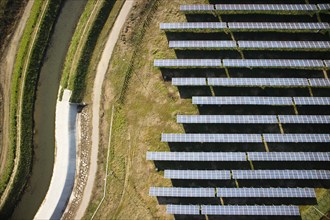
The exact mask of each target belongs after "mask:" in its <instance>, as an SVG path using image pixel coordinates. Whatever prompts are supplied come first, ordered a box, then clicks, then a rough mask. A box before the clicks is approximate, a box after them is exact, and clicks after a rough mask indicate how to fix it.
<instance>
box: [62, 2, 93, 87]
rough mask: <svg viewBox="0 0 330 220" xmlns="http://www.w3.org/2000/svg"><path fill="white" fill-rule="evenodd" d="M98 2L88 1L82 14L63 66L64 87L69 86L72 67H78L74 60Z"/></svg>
mask: <svg viewBox="0 0 330 220" xmlns="http://www.w3.org/2000/svg"><path fill="white" fill-rule="evenodd" d="M96 2H97V0H92V1H88V2H87V4H86V6H85V9H84V12H83V13H82V15H81V16H80V19H79V22H78V25H77V27H76V30H75V32H74V35H73V37H72V40H71V43H70V47H69V49H68V53H67V55H66V59H65V63H64V68H63V72H62V77H61V86H62V87H63V88H68V87H69V85H68V84H69V77H70V72H71V68H72V69H73V68H74V69H76V68H77V66H76V65H74V64H73V63H72V62H73V60H74V58H75V55H76V53H77V50H78V46H79V44H80V43H82V45H83V42H81V36H82V34H83V31H84V28H87V27H85V26H86V25H87V24H86V23H87V21H88V18H89V17H90V16H91V13H92V11H93V8H94V6H95V3H96ZM89 26H90V25H89ZM87 29H88V28H87ZM82 41H86V39H85V37H84V36H83V39H82ZM80 55H81V54H77V56H80Z"/></svg>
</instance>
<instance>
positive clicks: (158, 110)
mask: <svg viewBox="0 0 330 220" xmlns="http://www.w3.org/2000/svg"><path fill="white" fill-rule="evenodd" d="M184 3H187V4H192V3H199V4H202V3H208V1H203V0H200V1H194V0H185V1H179V0H175V1H171V4H168V1H164V0H160V1H159V4H158V5H157V3H154V4H156V7H157V9H152V8H153V7H155V6H154V5H153V3H150V2H148V1H141V2H140V4H138V5H137V7H136V8H135V11H134V12H133V14H132V15H131V16H130V18H129V22H128V24H127V26H126V27H125V28H124V31H123V33H122V36H121V39H120V41H119V42H118V43H117V46H116V49H115V53H114V54H116V56H115V57H113V58H112V60H111V65H110V68H109V71H108V74H107V79H106V81H105V85H104V97H103V103H104V105H103V111H104V116H103V117H102V119H101V124H102V125H101V131H103V133H102V136H101V140H102V143H103V144H102V145H101V146H102V148H103V149H102V151H101V154H100V156H99V162H100V164H99V165H100V167H99V169H100V170H99V173H98V179H97V185H96V187H95V189H94V193H93V194H94V197H93V200H92V201H93V203H92V204H91V205H90V207H89V210H88V214H87V216H86V217H87V218H89V217H91V215H92V214H93V213H94V210H95V209H96V207H97V206H98V204H99V202H100V200H101V198H102V193H103V186H104V178H105V177H104V173H105V166H106V155H107V148H108V147H110V149H111V150H110V159H109V161H108V162H109V166H108V169H109V170H110V172H109V173H110V174H109V175H108V176H107V177H106V178H107V181H108V185H107V193H106V197H105V201H104V202H103V204H102V206H101V207H100V209H99V210H98V212H97V213H96V215H95V218H109V219H128V218H129V219H156V218H160V219H168V218H171V217H170V216H166V215H165V208H164V206H160V205H158V202H157V200H156V198H153V197H149V196H148V191H149V187H150V186H170V185H171V182H170V181H169V180H168V179H164V178H163V173H162V172H156V171H155V167H154V164H153V162H152V161H146V158H145V154H146V152H147V151H168V150H169V148H168V146H167V144H166V143H161V142H160V134H161V133H162V132H183V128H182V126H181V125H179V124H177V123H176V122H175V116H176V114H178V113H184V114H196V113H197V109H196V108H195V107H194V106H193V105H191V102H190V100H183V99H180V98H179V94H178V91H177V89H176V88H175V87H173V86H171V84H170V83H169V82H164V81H163V79H162V76H161V72H160V71H159V69H157V68H154V67H153V60H154V59H159V58H175V54H174V51H173V50H170V49H168V43H167V39H166V36H165V33H164V32H162V31H160V30H159V22H180V21H185V17H184V15H183V14H182V13H180V12H179V11H178V8H179V5H180V4H184ZM153 10H154V11H153ZM144 29H145V32H143V31H142V33H143V34H142V36H141V35H140V33H141V30H144ZM112 106H115V113H114V122H113V128H112V137H111V143H110V146H109V143H108V133H109V125H110V118H111V107H112ZM323 193H325V194H323ZM327 193H328V191H324V190H323V191H322V192H320V193H319V196H318V197H319V203H320V204H321V205H320V207H318V208H320V210H321V211H323V212H327V210H328V209H329V207H328V205H324V204H327V201H328V199H329V197H328V196H326V194H327ZM322 195H325V196H322ZM302 210H304V212H303V218H304V219H319V217H320V216H319V215H317V214H315V213H314V212H315V210H314V209H313V208H311V207H306V208H302ZM312 212H313V213H312Z"/></svg>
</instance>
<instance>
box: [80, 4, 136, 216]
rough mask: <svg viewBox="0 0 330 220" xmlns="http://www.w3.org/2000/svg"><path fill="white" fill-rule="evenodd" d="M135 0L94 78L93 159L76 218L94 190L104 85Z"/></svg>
mask: <svg viewBox="0 0 330 220" xmlns="http://www.w3.org/2000/svg"><path fill="white" fill-rule="evenodd" d="M133 3H134V0H126V2H125V4H124V5H123V7H122V9H121V11H120V13H119V15H118V17H117V19H116V22H115V24H114V26H113V28H112V30H111V32H110V34H109V37H108V39H107V42H106V45H105V48H104V50H103V52H102V56H101V59H100V62H99V64H98V66H97V70H96V76H95V80H94V86H93V104H92V109H93V110H92V111H93V119H92V125H93V130H92V151H91V161H90V168H89V173H88V180H87V184H86V187H85V190H84V194H83V197H82V200H81V204H80V206H79V208H78V210H77V213H76V216H75V218H76V219H81V218H82V217H83V216H84V214H85V211H86V209H87V207H88V204H89V202H90V199H91V195H92V190H93V186H94V180H95V176H96V171H97V158H98V150H99V120H100V101H101V95H102V85H103V81H104V77H105V74H106V72H107V69H108V66H109V63H110V59H111V56H112V52H113V49H114V47H115V44H116V42H117V40H118V38H119V34H120V32H121V29H122V27H123V25H124V23H125V21H126V18H127V16H128V14H129V12H130V10H131V8H132V6H133Z"/></svg>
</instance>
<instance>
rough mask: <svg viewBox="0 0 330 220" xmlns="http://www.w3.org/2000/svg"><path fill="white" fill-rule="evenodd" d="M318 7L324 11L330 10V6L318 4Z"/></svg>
mask: <svg viewBox="0 0 330 220" xmlns="http://www.w3.org/2000/svg"><path fill="white" fill-rule="evenodd" d="M317 7H318V8H319V9H320V10H322V11H328V10H330V4H317Z"/></svg>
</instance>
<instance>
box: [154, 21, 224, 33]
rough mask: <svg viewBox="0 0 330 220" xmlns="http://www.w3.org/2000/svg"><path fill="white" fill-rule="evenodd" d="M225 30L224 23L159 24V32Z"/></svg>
mask: <svg viewBox="0 0 330 220" xmlns="http://www.w3.org/2000/svg"><path fill="white" fill-rule="evenodd" d="M225 28H227V24H226V23H225V22H181V23H160V29H161V30H167V31H184V30H203V29H204V30H223V29H225Z"/></svg>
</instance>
